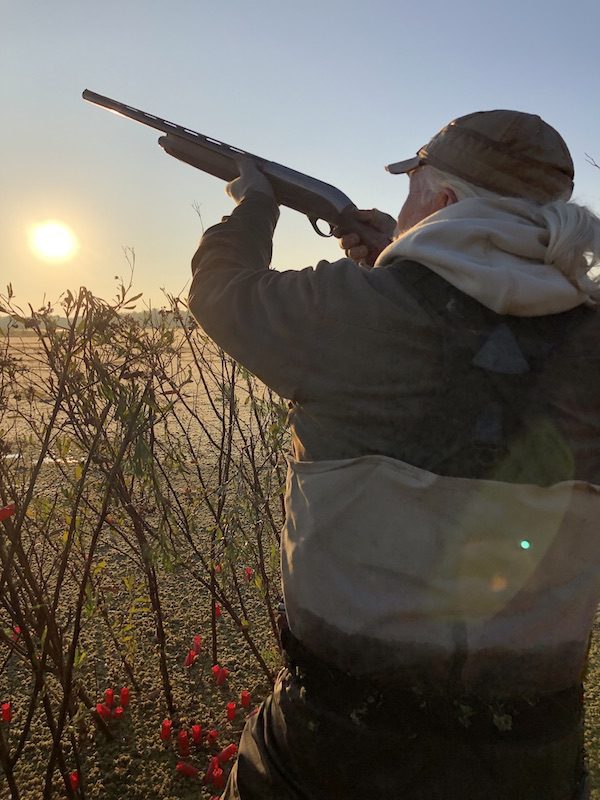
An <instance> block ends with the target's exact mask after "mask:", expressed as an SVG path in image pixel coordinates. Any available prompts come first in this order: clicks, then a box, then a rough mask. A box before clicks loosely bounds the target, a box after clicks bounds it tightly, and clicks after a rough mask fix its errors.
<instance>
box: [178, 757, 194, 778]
mask: <svg viewBox="0 0 600 800" xmlns="http://www.w3.org/2000/svg"><path fill="white" fill-rule="evenodd" d="M175 769H176V770H177V772H179V774H180V775H185V777H186V778H196V777H197V776H198V770H197V769H196V767H194V766H192V765H191V764H186V763H185V761H178V762H177V766H176V767H175Z"/></svg>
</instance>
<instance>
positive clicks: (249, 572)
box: [244, 567, 254, 583]
mask: <svg viewBox="0 0 600 800" xmlns="http://www.w3.org/2000/svg"><path fill="white" fill-rule="evenodd" d="M253 576H254V570H253V569H252V567H244V577H245V578H246V580H247V581H248V583H250V581H251V580H252V578H253Z"/></svg>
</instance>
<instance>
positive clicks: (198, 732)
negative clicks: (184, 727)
mask: <svg viewBox="0 0 600 800" xmlns="http://www.w3.org/2000/svg"><path fill="white" fill-rule="evenodd" d="M192 740H193V742H194V744H200V742H201V741H202V725H192Z"/></svg>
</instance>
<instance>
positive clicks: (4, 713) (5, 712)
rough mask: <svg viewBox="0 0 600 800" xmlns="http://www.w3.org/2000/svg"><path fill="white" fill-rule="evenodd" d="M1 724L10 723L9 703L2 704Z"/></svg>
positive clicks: (10, 711) (10, 709) (10, 710)
mask: <svg viewBox="0 0 600 800" xmlns="http://www.w3.org/2000/svg"><path fill="white" fill-rule="evenodd" d="M0 719H2V722H10V721H11V719H12V708H11V705H10V703H2V710H1V717H0Z"/></svg>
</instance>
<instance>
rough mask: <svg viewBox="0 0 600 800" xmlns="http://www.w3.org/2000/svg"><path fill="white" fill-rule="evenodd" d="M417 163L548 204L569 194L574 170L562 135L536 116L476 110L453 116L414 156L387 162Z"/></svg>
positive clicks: (392, 167) (407, 167)
mask: <svg viewBox="0 0 600 800" xmlns="http://www.w3.org/2000/svg"><path fill="white" fill-rule="evenodd" d="M423 164H430V165H431V166H432V167H436V168H437V169H440V170H443V171H444V172H448V173H450V174H451V175H456V177H458V178H462V179H463V180H465V181H468V182H469V183H472V184H474V185H475V186H481V187H482V188H483V189H488V190H490V191H492V192H496V193H497V194H501V195H505V196H508V197H526V198H529V199H531V200H536V201H537V202H539V203H549V202H550V201H552V200H556V199H558V198H559V197H561V198H564V197H570V195H571V192H572V191H573V177H574V168H573V160H572V158H571V154H570V153H569V149H568V147H567V145H566V143H565V141H564V139H563V138H562V136H561V135H560V134H559V133H558V131H556V130H555V129H554V128H553V127H552V126H551V125H548V123H547V122H544V120H543V119H542V118H541V117H538V116H537V115H536V114H525V113H524V112H522V111H505V110H496V111H477V112H475V113H474V114H467V115H466V116H464V117H458V119H455V120H453V121H452V122H450V123H449V124H448V125H446V126H445V127H444V128H442V129H441V131H439V133H437V134H436V135H435V136H434V137H433V139H431V141H430V142H428V143H427V144H426V145H425V146H424V147H422V148H421V149H420V150H419V151H418V153H417V155H416V156H414V157H413V158H409V159H407V160H406V161H398V162H396V163H395V164H389V165H388V166H387V167H386V169H387V171H388V172H391V173H393V174H395V175H396V174H400V173H405V172H410V171H411V170H413V169H416V168H417V167H419V166H422V165H423Z"/></svg>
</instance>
